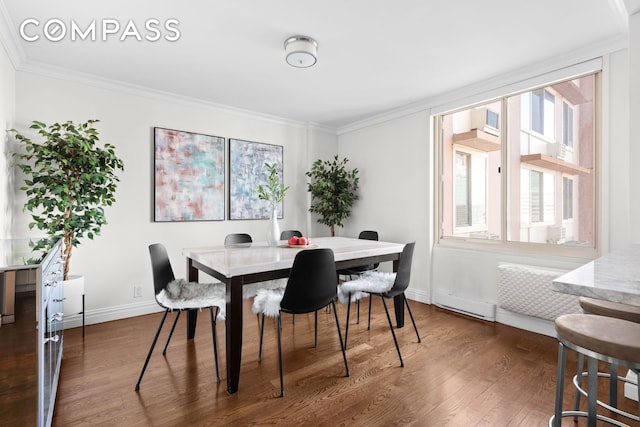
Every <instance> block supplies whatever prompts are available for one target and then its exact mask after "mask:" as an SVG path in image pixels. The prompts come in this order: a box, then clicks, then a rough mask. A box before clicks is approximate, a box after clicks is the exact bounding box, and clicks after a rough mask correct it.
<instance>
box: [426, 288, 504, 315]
mask: <svg viewBox="0 0 640 427" xmlns="http://www.w3.org/2000/svg"><path fill="white" fill-rule="evenodd" d="M435 305H436V306H438V307H440V308H444V309H446V310H451V311H455V312H456V313H460V314H465V315H467V316H471V317H476V318H478V319H482V320H488V321H491V322H495V320H496V305H495V304H492V303H488V302H483V301H473V300H470V299H466V298H461V297H458V296H455V295H451V294H445V293H442V292H436V298H435Z"/></svg>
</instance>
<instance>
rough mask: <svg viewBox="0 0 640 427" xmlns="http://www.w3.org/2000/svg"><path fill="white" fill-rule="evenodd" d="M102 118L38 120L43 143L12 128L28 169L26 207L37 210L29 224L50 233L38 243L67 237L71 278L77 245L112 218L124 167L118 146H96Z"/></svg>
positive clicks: (35, 125) (17, 155)
mask: <svg viewBox="0 0 640 427" xmlns="http://www.w3.org/2000/svg"><path fill="white" fill-rule="evenodd" d="M98 121H99V120H89V121H87V122H86V123H80V124H75V123H73V122H71V121H68V122H66V123H62V124H60V123H54V124H53V125H51V126H49V127H47V125H45V124H44V123H42V122H39V121H33V123H32V125H31V126H30V128H31V129H35V130H37V132H38V133H39V134H40V136H41V137H42V138H44V140H43V141H42V142H41V143H36V142H33V141H32V140H31V139H29V138H28V137H26V136H24V135H22V134H20V133H18V131H16V130H15V129H11V130H10V132H13V133H15V137H16V139H17V140H18V141H20V143H21V146H22V148H23V151H22V152H16V153H14V154H13V157H14V158H15V159H16V160H17V161H16V166H17V167H18V168H20V169H21V170H22V172H23V173H24V174H25V180H24V184H25V185H24V186H23V187H21V188H20V189H21V190H23V191H25V192H26V195H27V201H26V203H25V205H24V209H25V210H27V211H29V212H31V218H32V219H33V222H31V223H29V228H30V229H32V228H33V227H37V228H38V229H40V230H42V231H44V232H46V233H47V236H48V239H43V240H41V241H40V242H39V243H38V248H42V247H44V246H46V245H48V244H51V243H53V242H54V241H57V240H59V239H62V240H63V242H64V254H65V257H64V279H65V280H66V279H67V278H68V274H69V262H70V260H71V249H72V248H73V247H76V246H78V244H79V243H80V239H81V238H83V237H88V238H89V239H93V237H94V236H96V235H99V234H100V229H101V227H102V226H103V225H104V224H106V223H107V221H106V219H105V215H104V209H103V206H111V205H112V204H113V203H114V202H115V200H116V199H115V191H116V183H117V181H119V179H118V177H117V176H116V174H115V171H116V170H118V169H119V170H123V169H124V164H123V162H122V160H120V159H119V158H118V157H117V156H116V154H115V147H114V146H113V145H110V144H104V147H103V148H101V147H99V146H97V145H96V143H97V142H98V131H97V130H96V129H95V128H94V127H93V124H94V123H96V122H98Z"/></svg>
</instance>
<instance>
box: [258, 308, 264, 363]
mask: <svg viewBox="0 0 640 427" xmlns="http://www.w3.org/2000/svg"><path fill="white" fill-rule="evenodd" d="M264 317H265V316H264V314H263V315H262V323H261V324H260V347H259V349H258V362H260V361H262V337H263V336H264Z"/></svg>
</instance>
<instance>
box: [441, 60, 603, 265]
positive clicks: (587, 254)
mask: <svg viewBox="0 0 640 427" xmlns="http://www.w3.org/2000/svg"><path fill="white" fill-rule="evenodd" d="M594 62H595V63H597V61H595V60H594ZM550 74H553V75H556V74H555V73H550ZM589 75H593V78H594V101H593V102H594V105H593V123H592V127H593V129H592V133H593V166H592V167H593V170H592V173H593V180H592V186H593V199H592V202H591V203H592V204H593V205H592V206H591V209H592V212H593V214H592V215H593V222H594V227H593V233H594V234H593V237H592V240H593V243H592V246H590V245H589V246H578V245H575V246H573V245H555V244H548V243H547V244H545V243H535V242H520V241H510V240H508V237H507V227H508V226H507V219H506V218H507V215H508V210H509V208H508V206H507V203H508V202H507V193H508V192H509V191H510V190H509V188H510V187H509V183H508V173H505V171H504V170H503V171H502V172H501V173H500V175H501V184H502V188H501V198H502V203H501V214H500V215H501V217H502V219H501V220H500V227H501V232H500V236H499V238H497V239H493V238H492V239H482V238H469V237H457V236H445V235H444V228H443V224H444V222H443V215H444V209H443V205H442V200H443V192H444V191H445V188H444V185H445V184H444V182H443V181H442V178H443V175H444V170H443V167H444V164H443V149H444V148H443V146H442V140H443V132H444V129H443V120H442V119H443V117H444V116H446V115H448V114H453V113H456V112H461V111H465V110H468V109H472V108H477V107H480V106H483V105H487V104H490V103H495V102H498V101H501V105H502V108H501V110H500V111H499V113H498V114H499V117H500V126H499V128H500V130H501V132H505V133H506V132H507V131H508V129H507V117H506V113H505V110H506V104H507V99H508V98H509V97H510V96H513V95H518V94H523V93H526V92H531V91H532V90H535V89H536V88H538V89H544V88H546V87H548V86H553V85H555V84H558V83H561V82H564V81H571V80H574V79H578V78H582V77H585V76H589ZM602 79H603V69H602V66H601V65H600V66H599V67H594V68H591V69H586V70H582V71H581V72H579V73H575V74H569V75H564V76H561V77H559V78H558V77H556V78H554V79H550V80H542V79H541V78H540V76H538V77H536V78H534V79H531V80H532V81H533V83H531V85H530V86H527V85H525V84H524V83H522V82H521V83H519V84H518V85H517V86H519V87H518V89H517V90H513V91H508V90H505V91H504V92H503V93H500V92H499V91H498V90H497V89H496V90H494V91H492V92H488V93H492V95H493V96H492V97H487V98H481V97H479V96H474V97H472V99H473V100H474V102H466V103H465V102H460V104H461V105H462V106H458V107H455V105H451V104H444V105H443V106H441V107H439V108H437V109H434V110H432V111H431V123H432V129H433V133H432V135H433V141H434V151H433V153H434V156H435V157H434V159H435V162H434V166H435V167H434V171H435V179H434V186H435V189H434V195H435V200H434V201H435V203H434V207H435V209H434V215H435V217H434V244H436V245H443V246H450V247H459V248H464V249H477V250H499V251H508V252H514V253H522V254H532V255H551V256H562V257H575V258H583V259H594V258H596V257H598V256H599V255H600V253H601V250H602V240H601V233H602V208H603V207H602V205H601V190H600V188H601V180H602V179H603V178H602V175H601V173H602V172H601V170H600V165H601V160H602V156H603V148H602V132H603V122H602V104H603V101H604V95H603V82H602ZM507 87H509V86H507ZM552 95H553V94H552ZM554 96H555V95H554ZM563 102H566V100H563ZM568 105H569V106H570V107H571V108H574V106H573V105H571V103H568ZM557 109H558V108H555V110H557ZM562 109H563V111H562V113H563V115H564V107H562ZM530 115H531V112H529V113H528V116H529V117H528V118H529V120H530V119H531V116H530ZM574 120H575V115H574ZM556 121H557V119H556ZM556 125H557V126H560V124H558V123H556ZM528 127H529V131H531V129H530V128H531V122H530V123H529V126H528ZM562 128H563V129H562V130H563V131H564V124H563V125H562ZM574 128H575V127H574ZM534 132H535V131H534ZM540 136H543V137H544V135H540ZM505 138H506V137H505ZM557 139H560V141H559V142H560V143H563V142H564V136H560V138H556V140H557ZM572 139H574V138H572ZM502 144H503V145H502V148H501V156H502V157H501V158H502V160H501V162H502V166H501V167H500V168H501V169H504V166H505V165H507V164H508V155H509V154H508V152H507V151H508V150H506V149H504V148H505V147H504V143H502ZM567 148H568V149H570V150H571V149H572V147H567ZM563 178H564V175H563ZM562 183H563V184H562V185H564V180H563V181H562ZM573 184H574V186H575V180H573ZM561 189H562V199H563V200H564V187H561ZM574 195H575V187H574ZM556 197H558V195H557V194H556ZM571 204H572V208H573V209H574V216H573V217H572V218H569V219H565V218H564V215H565V214H564V208H565V204H564V202H563V203H562V204H561V205H559V206H556V207H555V209H557V210H560V209H562V212H561V213H560V216H561V218H562V224H565V223H571V222H572V221H574V219H575V203H574V201H573V200H572V201H571ZM556 212H557V211H556ZM487 222H489V221H488V218H487Z"/></svg>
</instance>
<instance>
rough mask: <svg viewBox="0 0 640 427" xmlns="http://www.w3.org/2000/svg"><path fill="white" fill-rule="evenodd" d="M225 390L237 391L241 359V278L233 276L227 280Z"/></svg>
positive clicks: (232, 392) (231, 392) (230, 392)
mask: <svg viewBox="0 0 640 427" xmlns="http://www.w3.org/2000/svg"><path fill="white" fill-rule="evenodd" d="M225 326H226V332H227V333H226V343H227V345H226V350H227V392H228V393H229V394H234V393H237V392H238V383H239V382H240V364H241V361H242V278H240V277H234V278H232V279H231V280H230V281H228V282H227V318H226V321H225Z"/></svg>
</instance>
